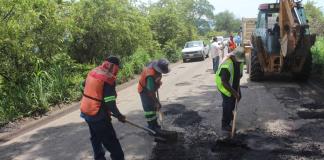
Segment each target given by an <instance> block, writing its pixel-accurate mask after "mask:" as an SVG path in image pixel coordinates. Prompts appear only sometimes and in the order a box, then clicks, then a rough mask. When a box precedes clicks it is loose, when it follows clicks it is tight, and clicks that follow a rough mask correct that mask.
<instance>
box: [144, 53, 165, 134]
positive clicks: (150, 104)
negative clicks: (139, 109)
mask: <svg viewBox="0 0 324 160" xmlns="http://www.w3.org/2000/svg"><path fill="white" fill-rule="evenodd" d="M169 72H170V69H169V61H168V60H166V59H160V60H155V61H152V62H150V63H149V64H148V65H147V66H146V67H145V68H144V69H143V71H142V73H141V75H140V79H139V82H138V93H139V94H140V97H141V101H142V106H143V110H144V116H145V118H146V121H147V124H148V128H150V129H151V130H153V131H155V132H157V133H159V132H160V131H161V126H160V125H159V124H158V122H157V118H158V117H157V112H158V111H159V109H160V108H161V106H160V102H159V100H158V99H157V95H156V92H157V90H158V89H159V88H160V86H161V85H162V81H161V79H162V74H166V73H169Z"/></svg>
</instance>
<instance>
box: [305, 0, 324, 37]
mask: <svg viewBox="0 0 324 160" xmlns="http://www.w3.org/2000/svg"><path fill="white" fill-rule="evenodd" d="M304 8H305V12H306V16H307V19H308V21H309V25H310V30H311V32H312V33H316V34H318V35H324V30H323V27H324V17H323V12H322V11H321V8H320V7H317V6H316V3H315V2H314V1H307V2H306V4H305V5H304Z"/></svg>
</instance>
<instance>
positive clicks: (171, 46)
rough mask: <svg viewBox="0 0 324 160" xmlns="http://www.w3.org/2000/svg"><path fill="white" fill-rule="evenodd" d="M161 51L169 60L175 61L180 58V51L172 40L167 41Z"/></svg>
mask: <svg viewBox="0 0 324 160" xmlns="http://www.w3.org/2000/svg"><path fill="white" fill-rule="evenodd" d="M163 51H164V52H165V54H166V58H167V59H168V60H169V61H170V62H177V61H178V60H179V59H180V58H181V52H180V51H179V50H178V47H177V45H176V44H175V43H173V42H167V43H166V45H165V46H164V48H163Z"/></svg>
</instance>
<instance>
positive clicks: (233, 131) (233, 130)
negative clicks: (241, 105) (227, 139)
mask: <svg viewBox="0 0 324 160" xmlns="http://www.w3.org/2000/svg"><path fill="white" fill-rule="evenodd" d="M237 104H238V101H237V99H236V100H235V108H234V111H233V125H232V133H231V138H234V134H235V125H236V124H235V122H236V114H237Z"/></svg>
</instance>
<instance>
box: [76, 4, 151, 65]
mask: <svg viewBox="0 0 324 160" xmlns="http://www.w3.org/2000/svg"><path fill="white" fill-rule="evenodd" d="M74 13H75V15H74V20H75V22H76V24H75V26H76V27H77V29H76V30H75V31H74V33H73V38H74V41H73V46H72V47H71V50H70V54H71V55H72V57H74V58H75V59H76V60H78V61H79V62H89V61H91V60H93V59H102V58H103V57H105V56H107V55H111V54H114V55H120V56H121V57H122V56H127V55H131V54H132V53H134V52H135V50H136V49H137V48H138V46H144V45H147V44H149V42H151V41H152V34H151V32H150V27H149V23H148V21H147V19H146V18H145V17H144V16H142V14H141V13H140V12H139V10H138V9H136V8H134V7H133V6H132V5H131V4H130V3H129V2H128V1H127V0H96V1H92V0H82V1H80V2H78V3H77V4H76V6H75V10H74Z"/></svg>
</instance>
